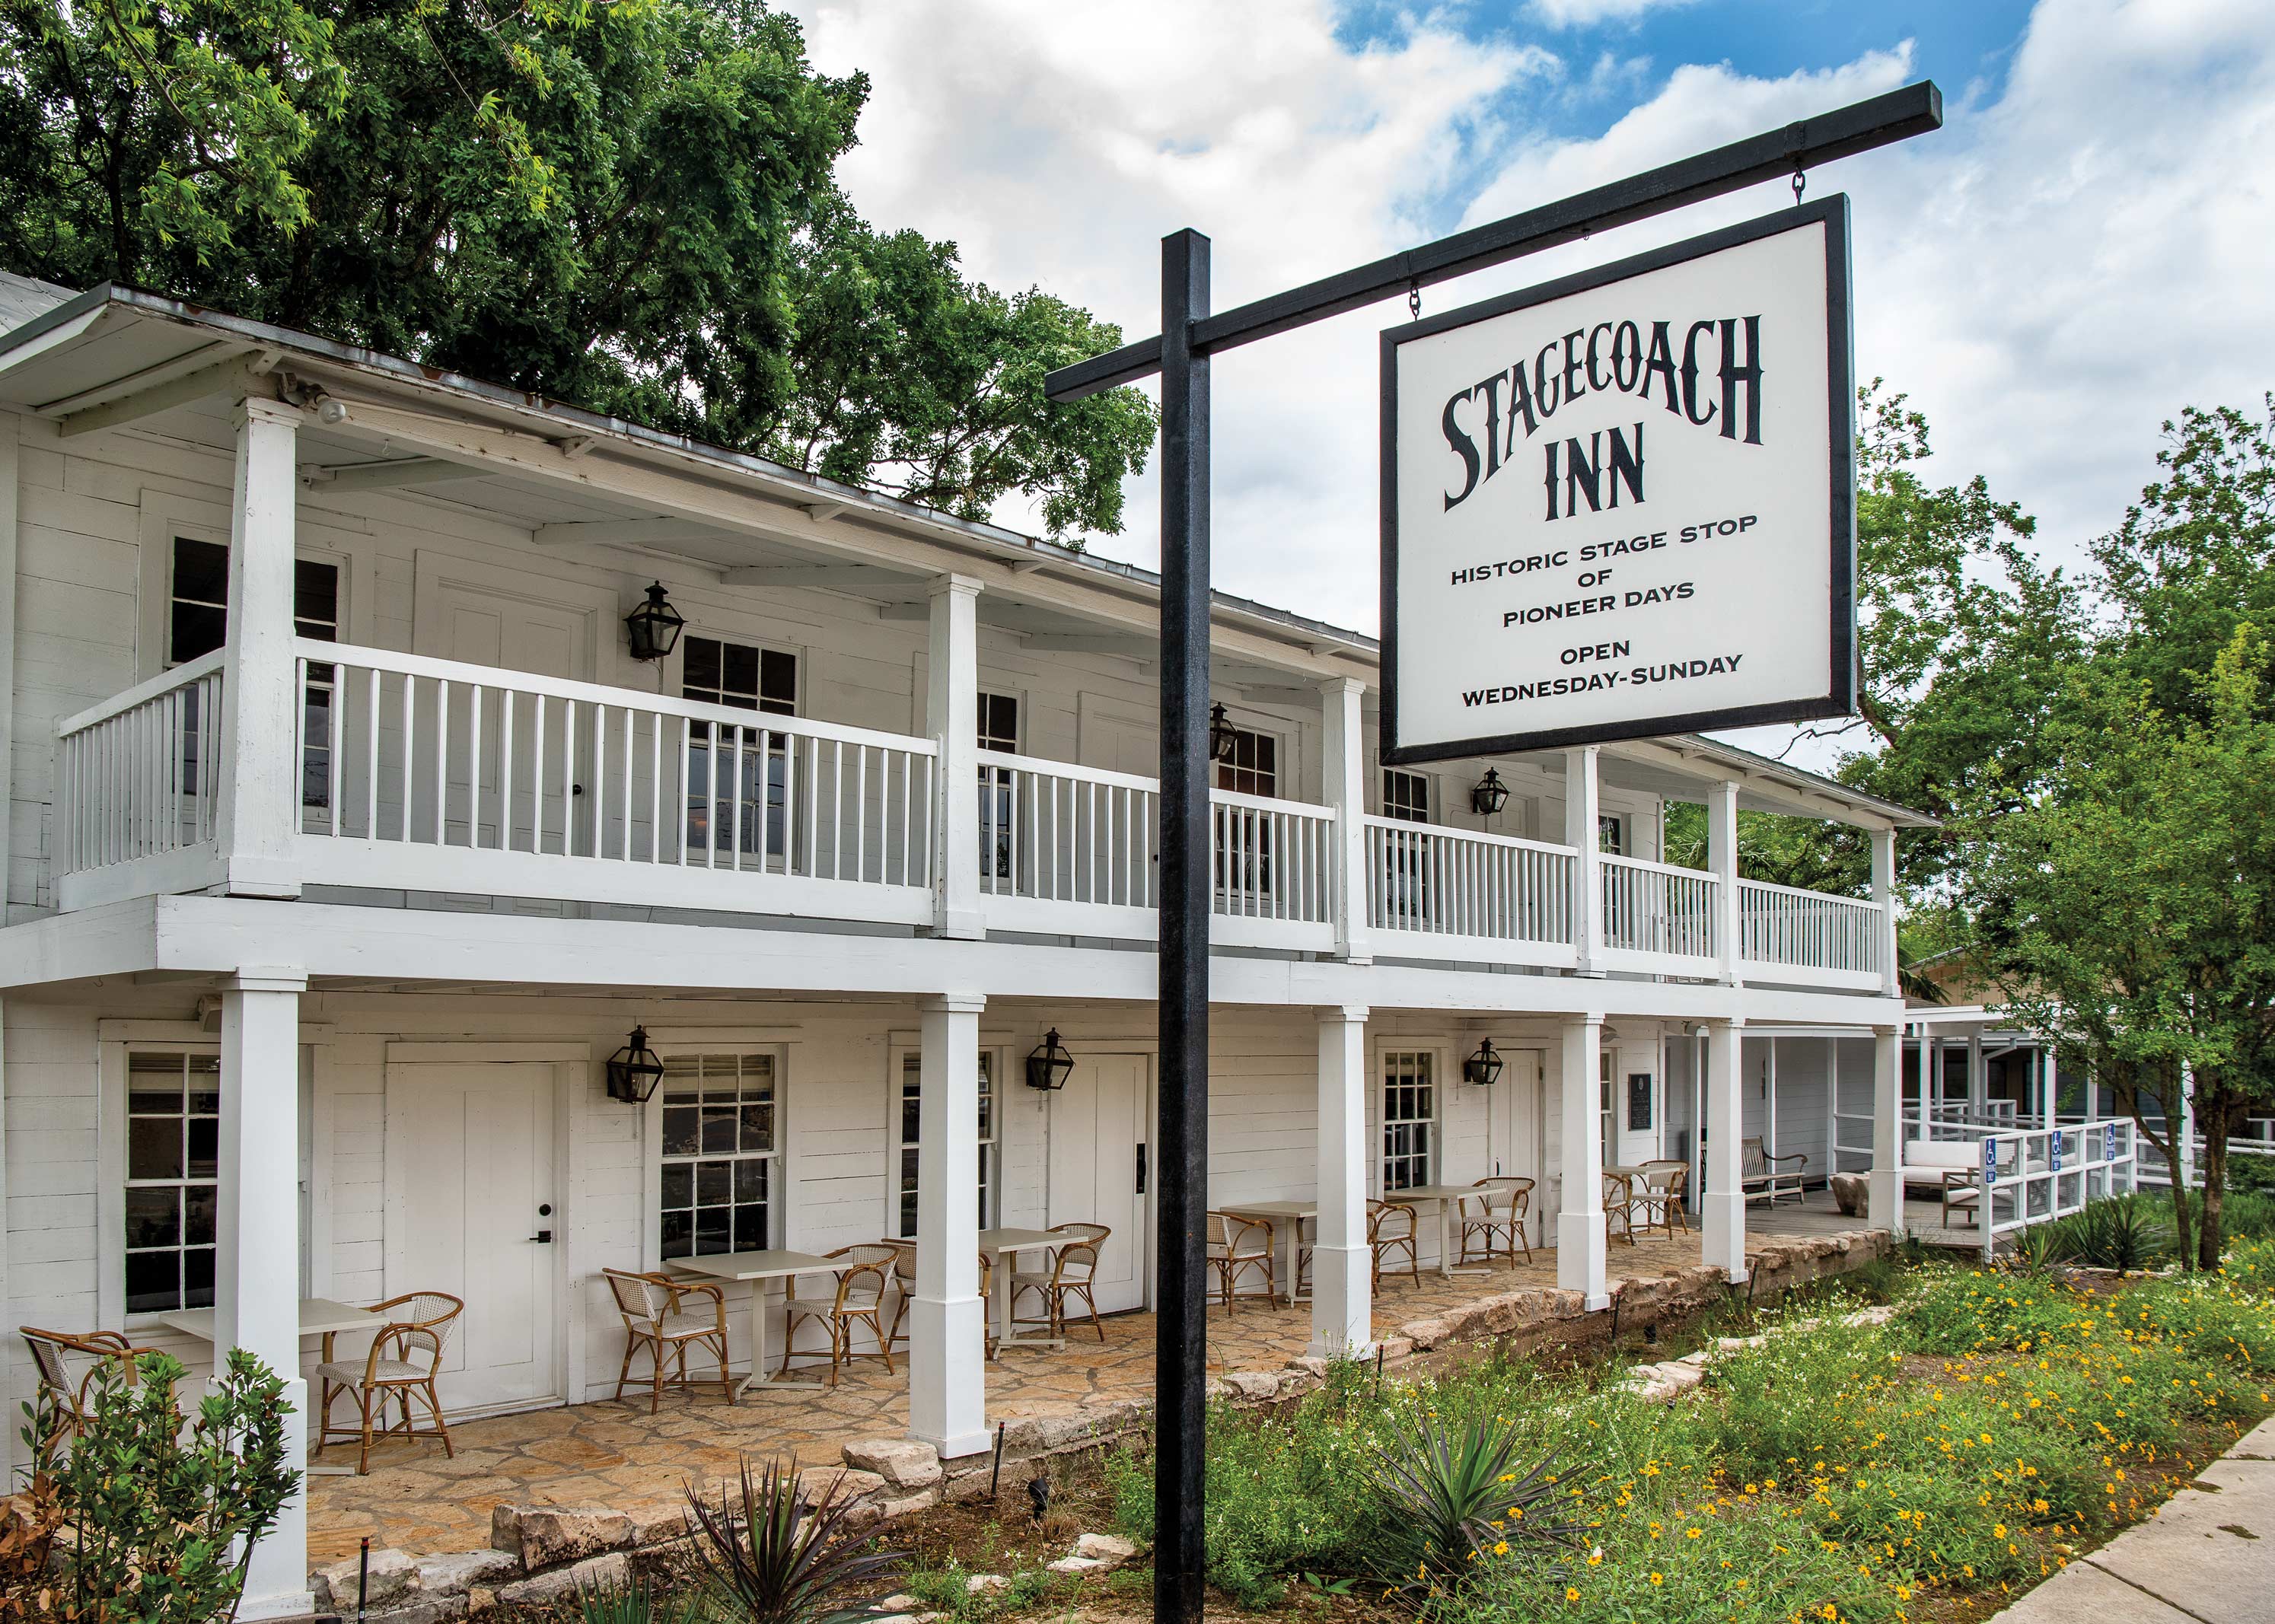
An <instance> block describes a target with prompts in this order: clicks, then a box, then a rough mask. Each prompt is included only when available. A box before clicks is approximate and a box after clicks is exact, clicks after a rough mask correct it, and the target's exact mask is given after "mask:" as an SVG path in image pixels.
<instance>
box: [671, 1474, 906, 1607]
mask: <svg viewBox="0 0 2275 1624" xmlns="http://www.w3.org/2000/svg"><path fill="white" fill-rule="evenodd" d="M843 1482H844V1479H843V1477H841V1478H839V1479H838V1482H837V1483H836V1484H831V1485H830V1489H829V1492H828V1493H826V1494H824V1495H823V1496H822V1497H821V1500H820V1504H818V1505H814V1506H808V1505H807V1504H806V1503H805V1500H804V1499H803V1498H802V1497H801V1496H800V1495H799V1493H798V1486H797V1459H796V1458H795V1457H793V1458H792V1459H791V1460H790V1462H788V1463H787V1464H784V1463H783V1462H781V1461H779V1460H775V1461H769V1462H767V1465H766V1468H765V1470H764V1471H763V1473H762V1474H761V1475H760V1477H757V1478H753V1477H752V1476H751V1467H750V1462H747V1461H745V1462H744V1463H743V1471H742V1485H741V1486H742V1493H741V1501H742V1504H741V1507H740V1509H739V1511H738V1510H737V1507H735V1506H734V1505H733V1504H731V1503H730V1502H729V1497H728V1491H727V1490H726V1489H725V1488H724V1487H722V1489H721V1490H720V1492H719V1503H718V1505H717V1506H716V1507H714V1506H712V1505H711V1504H710V1503H709V1502H707V1500H705V1499H704V1498H703V1497H702V1495H700V1494H699V1493H698V1492H696V1491H695V1489H694V1488H693V1487H692V1486H690V1488H689V1489H688V1491H687V1503H688V1506H689V1507H690V1508H691V1509H692V1512H693V1514H694V1518H695V1535H696V1538H695V1552H696V1557H697V1560H699V1562H700V1563H701V1564H702V1566H703V1568H704V1571H705V1573H706V1575H707V1577H708V1578H709V1579H710V1581H711V1582H712V1584H713V1585H714V1587H715V1589H716V1590H717V1592H718V1594H719V1595H720V1597H721V1598H722V1599H723V1600H725V1601H726V1602H727V1603H728V1604H729V1606H730V1607H731V1609H732V1613H733V1615H734V1616H735V1618H736V1619H737V1624H854V1620H862V1619H871V1618H875V1617H877V1616H878V1615H879V1614H880V1613H881V1611H882V1609H881V1608H880V1607H879V1606H878V1605H877V1601H878V1598H879V1596H881V1595H882V1594H883V1590H884V1587H887V1586H888V1585H890V1584H891V1583H892V1582H895V1581H896V1580H897V1579H899V1577H900V1576H901V1574H902V1571H903V1567H904V1566H905V1563H906V1558H905V1557H903V1554H902V1553H901V1552H897V1551H881V1550H879V1549H877V1541H876V1537H875V1536H874V1535H865V1534H857V1533H855V1532H854V1531H853V1530H852V1529H850V1527H848V1526H847V1521H846V1519H847V1514H848V1512H849V1511H850V1501H848V1500H844V1499H840V1498H839V1497H838V1492H837V1491H838V1488H839V1487H840V1486H841V1485H842V1484H843ZM864 1588H867V1589H870V1590H875V1591H876V1592H877V1595H873V1596H868V1597H863V1598H859V1599H855V1600H849V1599H844V1598H845V1596H846V1594H847V1593H848V1592H856V1591H859V1590H863V1589H864Z"/></svg>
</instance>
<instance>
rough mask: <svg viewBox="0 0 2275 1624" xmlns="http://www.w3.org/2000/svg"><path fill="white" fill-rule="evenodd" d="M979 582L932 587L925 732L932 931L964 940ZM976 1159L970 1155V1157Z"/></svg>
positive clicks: (973, 822) (970, 873) (974, 836)
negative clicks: (934, 752) (930, 753)
mask: <svg viewBox="0 0 2275 1624" xmlns="http://www.w3.org/2000/svg"><path fill="white" fill-rule="evenodd" d="M978 610H979V582H978V581H976V580H974V579H973V578H971V577H970V576H965V575H943V576H940V577H937V578H935V579H934V580H933V584H932V619H931V637H932V640H931V647H930V654H931V660H930V666H929V672H928V677H927V682H926V689H925V732H926V734H927V735H928V736H930V737H931V738H932V740H933V744H935V745H937V746H938V748H939V751H940V756H939V759H937V760H936V761H935V762H934V763H933V771H934V776H933V828H935V829H937V830H938V831H939V833H938V835H935V836H934V838H933V879H932V891H933V928H934V929H935V930H937V931H938V932H939V933H940V934H941V935H942V936H953V937H959V938H963V939H964V940H977V939H978V938H979V937H982V936H985V935H986V933H987V925H986V916H985V915H983V914H982V913H981V912H980V904H979V865H980V861H981V857H980V850H979V613H978ZM978 1153H979V1152H977V1151H975V1152H973V1154H974V1155H977V1154H978Z"/></svg>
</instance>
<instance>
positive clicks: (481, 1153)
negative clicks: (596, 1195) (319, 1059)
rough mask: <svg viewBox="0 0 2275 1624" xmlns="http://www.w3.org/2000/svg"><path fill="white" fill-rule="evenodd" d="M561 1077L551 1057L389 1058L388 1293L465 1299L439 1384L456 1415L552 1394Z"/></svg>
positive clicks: (556, 1385)
mask: <svg viewBox="0 0 2275 1624" xmlns="http://www.w3.org/2000/svg"><path fill="white" fill-rule="evenodd" d="M558 1082H559V1077H558V1067H557V1066H556V1064H554V1063H552V1062H549V1061H511V1062H506V1063H498V1064H480V1063H475V1064H434V1063H427V1062H416V1063H409V1064H405V1063H402V1062H391V1063H390V1064H389V1067H388V1071H387V1144H386V1158H387V1218H386V1225H387V1227H386V1234H387V1290H388V1295H390V1296H393V1295H399V1294H401V1293H404V1292H407V1291H447V1292H449V1293H450V1295H453V1296H457V1297H463V1298H464V1299H465V1303H466V1311H465V1314H464V1315H463V1316H461V1318H459V1321H458V1323H457V1326H456V1327H455V1331H456V1334H454V1335H453V1336H452V1337H451V1339H450V1346H449V1347H448V1348H446V1349H445V1350H444V1355H443V1362H442V1370H443V1375H442V1379H441V1380H440V1381H439V1382H438V1383H437V1384H436V1386H438V1387H439V1389H440V1390H441V1392H442V1408H443V1409H445V1410H447V1411H450V1413H452V1414H457V1413H459V1412H461V1411H473V1410H488V1409H510V1408H513V1407H516V1406H519V1405H525V1404H533V1403H539V1402H542V1401H546V1400H548V1399H556V1398H558V1397H560V1396H561V1391H562V1381H561V1374H560V1371H559V1370H558V1368H557V1359H556V1347H557V1344H558V1341H559V1318H560V1301H559V1298H560V1288H559V1279H558V1270H557V1268H556V1254H557V1252H558V1250H559V1248H560V1245H561V1242H560V1239H559V1236H560V1235H561V1234H562V1233H563V1231H562V1227H561V1212H560V1207H559V1196H558V1192H557V1190H556V1185H555V1182H554V1143H553V1133H554V1121H555V1109H556V1103H555V1102H556V1092H557V1090H558Z"/></svg>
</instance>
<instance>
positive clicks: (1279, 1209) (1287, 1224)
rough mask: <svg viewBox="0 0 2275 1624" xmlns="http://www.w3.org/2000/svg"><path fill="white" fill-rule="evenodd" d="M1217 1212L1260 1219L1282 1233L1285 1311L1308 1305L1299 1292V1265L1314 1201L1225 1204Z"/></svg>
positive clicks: (1313, 1215) (1316, 1206) (1301, 1278)
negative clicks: (1286, 1305) (1284, 1258)
mask: <svg viewBox="0 0 2275 1624" xmlns="http://www.w3.org/2000/svg"><path fill="white" fill-rule="evenodd" d="M1217 1211H1218V1212H1229V1213H1231V1214H1232V1215H1233V1216H1234V1217H1235V1218H1263V1219H1268V1220H1271V1222H1272V1224H1273V1226H1274V1227H1275V1228H1278V1229H1281V1230H1284V1231H1285V1232H1286V1234H1287V1237H1288V1243H1287V1250H1286V1253H1285V1256H1286V1259H1287V1266H1288V1273H1287V1275H1286V1277H1285V1278H1286V1280H1287V1281H1288V1289H1287V1291H1286V1293H1285V1294H1284V1296H1285V1301H1286V1302H1287V1304H1288V1306H1289V1307H1290V1308H1293V1307H1295V1306H1296V1303H1298V1302H1304V1303H1308V1302H1310V1301H1311V1294H1310V1293H1309V1292H1307V1291H1304V1289H1303V1284H1304V1275H1303V1270H1302V1267H1301V1265H1300V1261H1299V1260H1300V1259H1301V1258H1302V1256H1303V1238H1304V1225H1305V1224H1308V1223H1315V1222H1317V1221H1318V1220H1319V1203H1318V1202H1316V1201H1227V1202H1221V1203H1219V1204H1218V1205H1217Z"/></svg>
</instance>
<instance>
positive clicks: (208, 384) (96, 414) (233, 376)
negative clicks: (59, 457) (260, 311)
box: [56, 357, 260, 440]
mask: <svg viewBox="0 0 2275 1624" xmlns="http://www.w3.org/2000/svg"><path fill="white" fill-rule="evenodd" d="M259 376H260V373H259V371H258V370H257V368H256V367H255V366H254V364H253V362H251V361H249V360H246V359H244V358H243V357H234V358H232V359H229V360H226V361H216V362H215V363H214V364H213V365H212V366H200V367H199V368H198V369H197V370H196V371H194V372H189V373H185V374H182V375H181V376H179V377H177V378H170V379H168V380H167V381H164V382H163V383H154V384H152V385H151V386H150V387H149V388H147V389H137V390H135V391H134V392H133V393H132V394H129V395H122V396H119V397H117V398H115V399H111V400H107V401H105V402H103V403H102V404H101V405H99V406H88V407H86V408H84V409H83V410H81V411H78V412H69V413H67V414H65V415H64V417H63V418H62V419H59V420H58V422H57V425H56V432H57V434H61V435H62V436H63V437H64V439H66V440H68V439H70V438H72V436H73V435H75V434H93V433H94V432H95V431H96V430H97V429H102V428H117V427H119V426H120V425H122V424H125V423H132V422H133V421H135V420H136V419H140V418H146V417H149V416H151V415H152V414H154V413H155V412H170V411H172V410H173V409H174V408H175V407H176V406H186V405H188V404H190V403H191V402H192V401H196V400H205V399H208V397H212V396H215V395H224V396H232V395H234V396H241V395H245V394H246V393H248V392H249V391H250V390H252V389H253V387H254V383H255V381H256V380H257V379H258V377H259Z"/></svg>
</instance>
